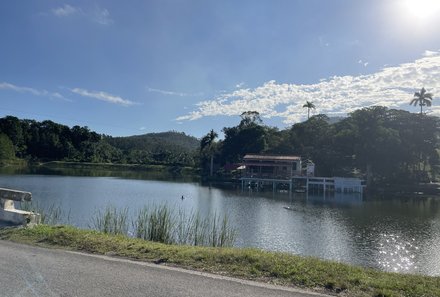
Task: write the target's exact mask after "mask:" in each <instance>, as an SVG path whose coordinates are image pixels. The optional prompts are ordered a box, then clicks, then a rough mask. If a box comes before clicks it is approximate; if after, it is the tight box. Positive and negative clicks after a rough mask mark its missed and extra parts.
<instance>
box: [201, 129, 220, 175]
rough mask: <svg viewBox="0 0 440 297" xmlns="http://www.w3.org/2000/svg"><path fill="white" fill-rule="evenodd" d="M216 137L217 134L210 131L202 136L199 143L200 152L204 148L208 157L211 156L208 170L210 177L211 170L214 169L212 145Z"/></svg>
mask: <svg viewBox="0 0 440 297" xmlns="http://www.w3.org/2000/svg"><path fill="white" fill-rule="evenodd" d="M217 137H218V134H217V133H216V132H215V131H214V130H213V129H211V131H209V133H208V134H206V135H205V136H203V138H202V140H201V142H200V150H201V151H203V150H204V149H205V148H207V149H208V151H209V153H210V155H211V162H210V166H211V167H210V170H209V175H210V176H212V174H213V168H214V144H215V142H214V141H215V139H216V138H217Z"/></svg>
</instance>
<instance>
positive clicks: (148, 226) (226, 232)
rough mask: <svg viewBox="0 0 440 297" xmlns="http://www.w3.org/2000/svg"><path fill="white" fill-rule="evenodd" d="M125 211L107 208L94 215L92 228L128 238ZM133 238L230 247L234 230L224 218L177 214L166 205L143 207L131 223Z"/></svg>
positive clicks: (126, 210) (180, 212)
mask: <svg viewBox="0 0 440 297" xmlns="http://www.w3.org/2000/svg"><path fill="white" fill-rule="evenodd" d="M127 214H128V209H127V208H124V209H123V210H121V211H118V210H117V209H116V208H114V207H112V206H110V207H107V208H106V210H105V211H104V212H97V213H96V215H95V217H94V218H93V220H92V222H93V224H92V228H94V229H96V230H98V231H101V232H104V233H109V234H125V235H128V233H129V230H128V223H127ZM132 230H133V234H132V235H133V236H134V237H136V238H141V239H144V240H149V241H155V242H162V243H166V244H177V245H193V246H212V247H226V246H232V245H233V243H234V240H235V237H236V231H235V229H234V228H232V227H231V226H230V223H229V220H228V218H227V216H226V215H225V216H223V217H220V216H218V215H217V214H214V216H210V217H206V218H202V217H201V215H200V214H199V213H196V212H194V211H191V212H190V213H187V212H185V211H184V210H182V209H180V208H179V209H178V210H177V211H176V210H175V209H173V208H170V207H169V206H168V205H161V206H145V207H143V208H142V209H140V210H139V211H138V212H137V213H136V214H135V215H134V219H133V220H132Z"/></svg>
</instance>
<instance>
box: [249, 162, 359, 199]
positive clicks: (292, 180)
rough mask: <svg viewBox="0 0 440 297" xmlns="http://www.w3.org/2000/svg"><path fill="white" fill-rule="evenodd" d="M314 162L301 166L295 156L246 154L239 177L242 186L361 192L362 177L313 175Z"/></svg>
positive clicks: (300, 190)
mask: <svg viewBox="0 0 440 297" xmlns="http://www.w3.org/2000/svg"><path fill="white" fill-rule="evenodd" d="M314 168H315V165H314V164H313V163H312V162H310V161H308V162H307V163H306V164H305V166H304V167H303V166H302V162H301V157H298V156H268V155H250V154H249V155H246V156H244V158H243V166H242V170H244V172H243V174H242V177H241V185H242V189H244V188H245V187H251V188H255V189H256V190H257V191H258V190H262V189H267V188H269V189H272V190H273V191H277V190H285V191H289V192H293V191H295V192H313V193H317V194H319V193H322V194H324V195H325V194H326V193H331V192H336V193H360V194H362V193H363V189H364V187H365V185H364V183H363V181H362V180H361V179H358V178H347V177H317V176H314Z"/></svg>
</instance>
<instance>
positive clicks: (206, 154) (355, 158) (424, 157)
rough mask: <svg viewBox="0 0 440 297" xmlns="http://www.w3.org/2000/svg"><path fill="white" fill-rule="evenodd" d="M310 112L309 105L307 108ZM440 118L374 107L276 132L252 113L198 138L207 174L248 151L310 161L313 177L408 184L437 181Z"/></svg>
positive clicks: (317, 117)
mask: <svg viewBox="0 0 440 297" xmlns="http://www.w3.org/2000/svg"><path fill="white" fill-rule="evenodd" d="M306 107H308V108H311V107H310V106H306ZM439 128H440V121H439V118H438V117H435V116H429V115H426V114H413V113H410V112H407V111H403V110H396V109H388V108H386V107H382V106H374V107H368V108H363V109H360V110H357V111H354V112H352V113H350V114H349V115H348V117H346V118H343V119H342V120H339V121H337V122H335V123H332V121H331V119H330V118H329V117H327V116H326V115H322V114H320V115H315V116H311V117H310V118H309V119H308V120H306V121H305V122H302V123H297V124H294V125H292V126H291V127H289V128H286V129H283V130H279V129H277V128H275V127H269V126H266V125H264V124H263V122H262V120H261V117H260V115H259V114H258V112H256V111H247V112H244V113H243V114H242V115H241V120H240V122H239V124H238V125H237V126H234V127H225V128H223V130H222V131H223V133H224V139H223V140H220V141H216V137H217V133H216V132H215V131H213V130H211V131H210V132H209V133H208V134H207V135H206V136H204V137H203V138H202V140H201V146H200V160H201V165H202V168H203V170H204V172H205V174H208V172H209V171H210V170H211V166H210V164H214V167H215V168H216V169H217V174H221V173H222V168H224V165H226V164H228V163H238V162H240V161H241V159H242V157H243V156H244V155H245V154H247V153H256V154H268V155H269V154H276V155H297V156H301V157H302V159H303V160H312V161H313V162H314V163H315V165H316V167H315V168H316V172H315V174H316V175H317V176H346V177H361V178H364V179H366V180H367V182H368V183H370V184H371V183H376V184H378V183H406V182H421V181H425V182H426V181H429V180H431V179H435V176H436V174H438V171H439V154H438V149H439V131H440V130H439Z"/></svg>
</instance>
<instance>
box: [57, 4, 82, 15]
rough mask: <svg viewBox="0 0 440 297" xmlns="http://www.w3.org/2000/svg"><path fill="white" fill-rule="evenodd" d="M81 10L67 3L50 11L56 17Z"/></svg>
mask: <svg viewBox="0 0 440 297" xmlns="http://www.w3.org/2000/svg"><path fill="white" fill-rule="evenodd" d="M80 11H81V10H80V9H78V8H75V7H73V6H70V5H69V4H64V6H63V7H57V8H53V9H52V13H53V14H54V15H56V16H57V17H66V16H69V15H72V14H76V13H79V12H80Z"/></svg>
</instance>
